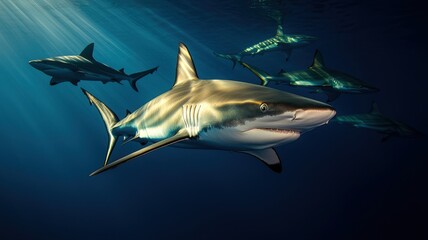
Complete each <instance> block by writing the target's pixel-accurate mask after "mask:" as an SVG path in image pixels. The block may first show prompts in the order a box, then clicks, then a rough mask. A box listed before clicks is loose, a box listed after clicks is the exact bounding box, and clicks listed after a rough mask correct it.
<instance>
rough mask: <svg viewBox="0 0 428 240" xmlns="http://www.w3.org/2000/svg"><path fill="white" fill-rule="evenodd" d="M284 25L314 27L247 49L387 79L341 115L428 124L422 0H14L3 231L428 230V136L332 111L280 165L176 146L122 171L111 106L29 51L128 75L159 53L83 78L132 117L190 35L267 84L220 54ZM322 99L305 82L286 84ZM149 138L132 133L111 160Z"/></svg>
mask: <svg viewBox="0 0 428 240" xmlns="http://www.w3.org/2000/svg"><path fill="white" fill-rule="evenodd" d="M276 14H282V15H283V16H284V31H285V33H289V34H291V33H293V34H306V35H312V36H316V37H317V38H318V39H317V41H315V42H314V43H313V44H311V45H309V46H307V47H304V48H301V49H298V50H296V51H294V52H293V55H292V56H291V57H290V60H289V61H288V62H286V61H285V56H284V53H279V52H276V53H267V54H265V55H263V56H256V57H247V58H246V60H247V61H248V62H249V63H251V64H253V65H256V66H259V67H261V68H263V69H266V70H267V71H268V72H270V73H276V72H278V71H279V70H280V69H281V68H282V69H286V70H299V69H304V68H306V67H307V66H309V65H310V64H311V62H312V57H313V53H314V51H315V49H320V50H321V51H322V52H323V55H324V60H325V63H326V65H327V66H329V67H331V68H333V69H337V70H341V71H343V72H346V73H349V74H351V75H353V76H356V77H358V78H359V79H361V80H364V81H366V82H368V83H370V84H372V85H374V86H376V87H378V88H380V89H381V91H380V92H378V93H376V94H361V95H346V94H344V95H342V96H341V97H340V98H338V99H337V100H336V101H334V102H332V103H331V104H332V106H334V107H335V108H336V110H337V113H338V115H340V114H354V113H365V112H367V111H369V109H370V105H371V102H372V101H376V102H377V103H378V105H379V108H380V110H381V111H382V112H383V113H384V114H386V115H388V116H390V117H391V118H393V119H396V120H400V121H403V122H405V123H407V124H409V125H411V126H413V127H415V128H417V129H418V130H420V131H422V132H424V133H425V134H427V133H428V128H427V127H426V123H427V122H428V117H427V114H426V110H427V104H428V102H427V100H426V99H427V98H426V91H427V89H428V84H427V81H428V79H426V78H427V77H426V71H425V70H426V64H427V60H426V53H427V48H426V37H424V36H425V30H426V23H427V21H426V20H427V19H426V17H425V16H424V15H425V13H424V10H423V8H422V7H421V6H418V5H417V2H416V1H395V0H394V1H376V2H372V1H367V2H361V1H352V0H347V1H338V0H331V1H330V0H324V1H256V0H239V1H224V0H221V1H191V0H184V1H171V0H169V1H166V0H165V1H161V0H159V1H155V0H147V1H142V0H141V1H137V0H121V1H115V0H104V1H102V0H91V1H89V0H55V1H54V0H31V1H30V0H1V1H0V53H1V59H0V78H1V80H0V103H1V105H0V106H1V117H0V127H1V134H2V140H1V145H0V150H1V155H2V157H1V158H0V159H1V160H0V163H1V166H0V239H424V237H425V239H426V237H427V234H428V233H427V217H426V216H427V213H428V211H427V201H428V198H427V195H428V194H427V187H426V182H427V177H426V176H427V175H426V169H427V167H428V164H427V159H428V154H427V152H426V148H427V147H428V145H427V141H426V139H405V138H392V139H390V140H388V141H387V142H385V143H382V142H381V138H382V135H380V134H378V133H376V132H373V131H369V130H365V129H356V128H351V127H348V126H344V125H335V124H328V125H326V126H322V127H319V128H317V129H315V130H313V131H311V132H308V133H306V134H304V135H303V136H302V137H301V138H300V139H298V140H297V141H295V142H293V143H290V144H287V145H283V146H280V147H277V148H276V149H277V152H278V153H279V156H280V157H281V160H282V164H283V169H284V170H283V172H282V173H281V174H277V173H274V172H272V171H271V170H270V169H269V168H267V167H266V166H265V165H263V164H262V163H261V162H259V161H257V160H256V159H254V158H253V157H251V156H249V155H244V154H240V153H234V152H225V151H214V150H189V149H179V148H170V147H167V148H163V149H160V150H157V151H154V152H152V153H150V154H148V155H145V156H143V157H140V158H138V159H136V160H134V161H131V162H129V163H127V164H124V165H122V166H120V167H118V168H116V169H114V170H112V171H108V172H106V173H103V174H100V175H98V176H95V177H89V176H88V175H89V173H91V172H92V171H93V170H95V169H97V168H99V167H101V166H102V163H103V159H104V156H105V151H106V148H107V133H106V132H105V127H104V124H103V122H102V119H101V117H100V116H99V114H98V112H97V110H96V109H95V108H94V107H93V106H90V105H89V104H88V100H87V99H86V98H85V96H84V95H83V94H82V92H81V91H80V88H79V87H75V86H73V85H71V84H70V83H62V84H58V85H55V86H50V85H49V80H50V78H49V77H48V76H47V75H45V74H43V73H42V72H39V71H38V70H36V69H34V68H32V67H31V66H30V65H29V64H28V61H29V60H32V59H40V58H45V57H51V56H58V55H73V54H79V53H80V51H81V50H82V49H83V48H84V47H85V46H86V45H87V44H89V43H91V42H94V43H95V51H94V57H95V59H97V60H98V61H100V62H103V63H105V64H107V65H109V66H111V67H113V68H115V69H119V68H122V67H124V68H125V71H126V72H128V73H132V72H137V71H141V70H145V69H148V68H151V67H154V66H159V69H158V71H157V72H155V73H154V74H153V75H149V76H147V77H145V78H143V79H141V80H140V81H139V82H138V87H139V89H140V91H139V92H138V93H137V92H135V91H133V90H132V89H131V87H130V86H129V84H128V83H126V82H123V85H120V84H116V83H108V84H105V85H104V84H102V83H99V82H88V81H82V82H80V83H79V86H81V87H84V88H85V89H87V90H88V91H90V92H91V93H93V94H94V95H95V96H96V97H97V98H99V99H100V100H102V101H103V102H105V103H106V105H108V106H109V107H110V108H111V109H112V110H113V111H114V112H116V113H117V114H118V115H119V117H123V116H124V115H125V111H126V109H129V110H131V111H133V110H135V109H137V108H138V107H140V106H141V105H143V104H144V103H146V102H148V101H150V100H151V99H152V98H154V97H156V96H157V95H159V94H161V93H163V92H165V91H167V90H169V89H170V87H171V86H172V84H173V82H174V76H175V66H176V54H177V47H178V44H179V42H183V43H185V44H186V45H187V46H188V47H189V50H190V51H191V53H192V55H193V58H194V61H195V65H196V68H197V70H198V74H199V76H200V77H201V78H203V79H211V78H217V79H234V80H240V81H245V82H250V83H254V84H258V83H259V80H258V79H257V78H256V77H255V76H254V75H252V74H251V73H250V72H249V71H248V70H246V69H244V68H242V67H240V66H236V67H235V69H232V64H231V62H229V61H227V60H224V59H220V58H218V57H216V56H214V55H213V52H214V51H215V52H221V53H230V52H238V51H240V50H242V49H243V48H245V47H248V46H250V45H252V44H254V43H257V42H259V41H261V40H264V39H266V38H268V37H271V36H273V34H274V33H275V31H276V24H275V22H274V21H273V20H272V18H271V16H274V15H276ZM271 87H274V88H278V89H281V90H284V91H290V92H293V93H297V94H301V95H304V96H306V97H311V98H314V99H317V100H321V101H324V100H325V96H323V95H320V94H311V93H309V91H308V90H307V89H298V88H290V87H287V86H282V85H279V86H275V85H272V86H271ZM139 148H141V146H140V145H139V144H127V145H123V146H121V145H120V144H118V145H117V146H116V148H115V150H114V152H113V155H112V159H117V158H119V157H121V156H124V155H126V154H128V153H130V152H132V151H135V150H137V149H139Z"/></svg>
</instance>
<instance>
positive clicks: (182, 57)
mask: <svg viewBox="0 0 428 240" xmlns="http://www.w3.org/2000/svg"><path fill="white" fill-rule="evenodd" d="M198 79H199V77H198V74H197V73H196V69H195V65H194V64H193V60H192V56H191V55H190V52H189V50H188V49H187V47H186V45H184V44H183V43H180V45H179V48H178V56H177V70H176V77H175V83H174V86H175V85H178V84H181V83H183V82H187V81H193V80H198Z"/></svg>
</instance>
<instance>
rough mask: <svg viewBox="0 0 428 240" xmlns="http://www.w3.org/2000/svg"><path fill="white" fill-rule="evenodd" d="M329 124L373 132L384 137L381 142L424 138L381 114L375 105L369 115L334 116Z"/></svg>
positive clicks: (408, 127)
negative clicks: (346, 125)
mask: <svg viewBox="0 0 428 240" xmlns="http://www.w3.org/2000/svg"><path fill="white" fill-rule="evenodd" d="M331 122H335V123H339V124H348V125H351V126H353V127H356V128H367V129H371V130H374V131H376V132H378V133H381V134H383V135H384V137H383V138H382V142H384V141H386V140H388V139H390V138H391V137H394V136H395V137H410V138H421V137H423V136H424V134H423V133H421V132H419V131H418V130H416V129H414V128H412V127H410V126H408V125H406V124H404V123H402V122H399V121H396V120H393V119H391V118H388V117H387V116H385V115H384V114H382V113H381V112H380V111H379V109H378V107H377V104H376V103H373V104H372V109H371V110H370V112H369V113H366V114H354V115H343V116H336V117H335V118H333V119H332V120H331Z"/></svg>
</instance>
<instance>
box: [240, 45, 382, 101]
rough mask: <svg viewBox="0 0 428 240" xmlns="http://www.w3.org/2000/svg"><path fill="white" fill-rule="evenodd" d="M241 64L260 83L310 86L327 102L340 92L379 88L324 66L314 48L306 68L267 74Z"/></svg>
mask: <svg viewBox="0 0 428 240" xmlns="http://www.w3.org/2000/svg"><path fill="white" fill-rule="evenodd" d="M241 64H242V65H243V66H244V67H246V68H247V69H249V70H250V71H251V72H253V73H254V74H255V75H256V76H257V77H259V78H260V80H261V84H262V85H264V86H265V85H267V84H268V83H269V82H274V83H277V84H278V83H285V84H288V85H291V86H298V87H311V88H314V89H315V90H314V91H313V92H323V93H325V94H326V95H327V97H328V99H327V101H328V102H331V101H334V100H335V99H336V98H337V97H339V95H340V94H341V93H370V92H377V91H379V89H377V88H375V87H372V86H370V85H368V84H366V83H364V82H362V81H360V80H358V79H356V78H354V77H352V76H350V75H348V74H346V73H343V72H339V71H336V70H332V69H329V68H327V67H325V65H324V60H323V57H322V55H321V52H320V51H319V50H316V52H315V55H314V60H313V63H312V65H311V66H309V67H308V69H306V70H302V71H293V72H285V71H284V70H281V71H280V72H279V73H278V74H277V75H269V74H268V73H266V72H265V71H263V70H261V69H257V68H256V67H254V66H251V65H249V64H247V63H243V62H241Z"/></svg>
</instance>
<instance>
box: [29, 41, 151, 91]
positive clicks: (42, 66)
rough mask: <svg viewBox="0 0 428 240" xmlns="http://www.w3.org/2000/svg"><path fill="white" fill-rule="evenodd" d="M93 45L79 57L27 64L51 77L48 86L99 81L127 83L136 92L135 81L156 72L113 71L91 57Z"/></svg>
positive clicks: (41, 60) (64, 57)
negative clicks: (123, 81)
mask: <svg viewBox="0 0 428 240" xmlns="http://www.w3.org/2000/svg"><path fill="white" fill-rule="evenodd" d="M93 52H94V43H91V44H89V45H88V46H87V47H86V48H85V49H84V50H83V51H82V53H80V55H73V56H59V57H52V58H45V59H39V60H31V61H30V62H29V63H30V65H31V66H33V67H34V68H36V69H38V70H40V71H42V72H44V73H45V74H47V75H49V76H52V79H51V81H50V85H56V84H58V83H62V82H71V83H72V84H73V85H77V83H78V82H79V81H80V80H92V81H101V82H102V83H107V82H117V83H120V81H122V80H127V81H129V84H130V85H131V87H132V88H133V89H134V90H135V91H137V92H138V88H137V81H138V80H139V79H140V78H142V77H144V76H146V75H147V74H151V73H153V72H155V71H156V70H157V68H158V67H155V68H152V69H149V70H146V71H142V72H137V73H134V74H130V75H128V74H126V73H125V71H124V69H123V68H122V69H120V70H115V69H113V68H111V67H109V66H107V65H105V64H103V63H100V62H98V61H96V60H95V59H94V57H93Z"/></svg>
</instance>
